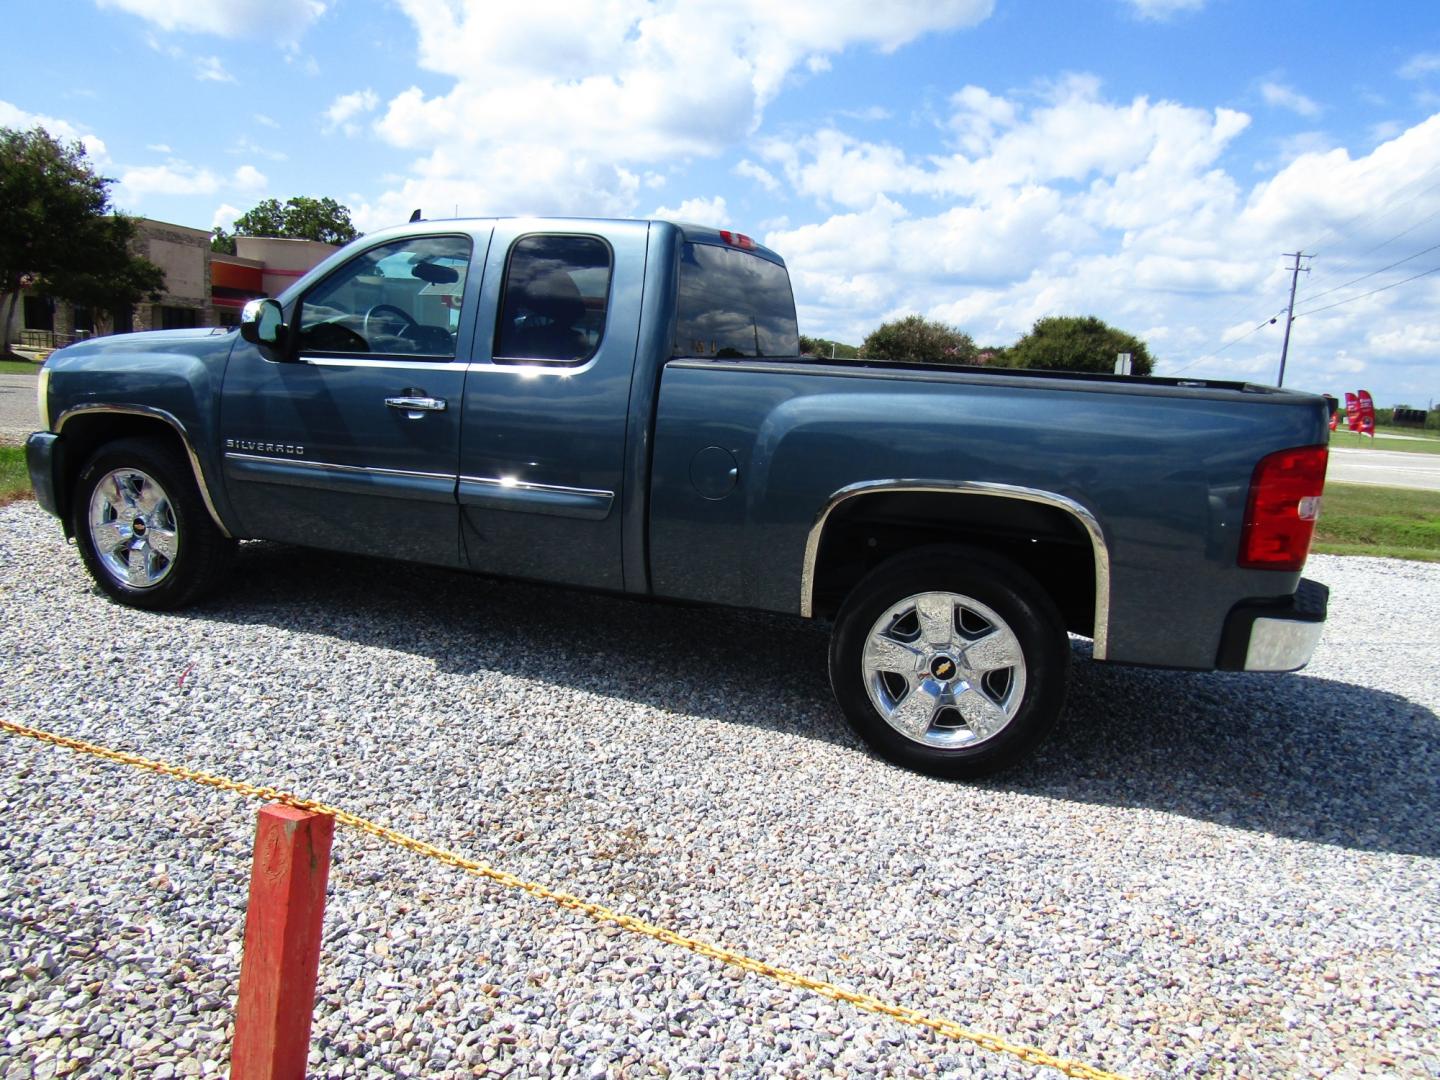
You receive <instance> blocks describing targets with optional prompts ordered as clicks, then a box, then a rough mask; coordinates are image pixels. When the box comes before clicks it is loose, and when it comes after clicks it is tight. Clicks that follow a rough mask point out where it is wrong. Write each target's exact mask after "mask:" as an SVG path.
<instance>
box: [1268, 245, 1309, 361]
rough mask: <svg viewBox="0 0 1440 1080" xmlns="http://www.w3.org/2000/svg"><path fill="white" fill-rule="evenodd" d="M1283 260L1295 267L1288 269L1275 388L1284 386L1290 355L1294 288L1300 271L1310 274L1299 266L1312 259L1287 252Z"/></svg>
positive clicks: (1293, 314) (1293, 316) (1300, 254)
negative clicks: (1290, 260) (1291, 260)
mask: <svg viewBox="0 0 1440 1080" xmlns="http://www.w3.org/2000/svg"><path fill="white" fill-rule="evenodd" d="M1285 258H1287V259H1294V260H1295V265H1294V266H1292V267H1291V268H1290V306H1289V307H1288V308H1286V310H1285V341H1284V343H1283V344H1282V345H1281V346H1280V377H1279V378H1278V379H1276V380H1275V385H1276V386H1284V385H1285V358H1286V357H1288V356H1289V355H1290V324H1291V323H1293V322H1294V321H1295V286H1296V284H1297V283H1298V282H1299V281H1300V271H1301V270H1304V271H1305V273H1307V274H1308V273H1309V272H1310V268H1309V267H1308V266H1305V267H1302V266H1301V265H1300V260H1301V259H1309V258H1312V256H1310V255H1306V254H1305V253H1304V252H1303V251H1293V252H1292V251H1287V252H1285Z"/></svg>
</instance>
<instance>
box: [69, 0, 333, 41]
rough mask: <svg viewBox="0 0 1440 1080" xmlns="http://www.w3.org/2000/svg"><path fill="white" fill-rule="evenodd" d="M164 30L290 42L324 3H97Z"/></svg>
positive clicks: (285, 0) (119, 0) (111, 0)
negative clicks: (265, 38) (136, 16)
mask: <svg viewBox="0 0 1440 1080" xmlns="http://www.w3.org/2000/svg"><path fill="white" fill-rule="evenodd" d="M96 4H97V5H98V6H99V7H101V8H114V9H117V10H120V11H125V12H128V13H129V14H131V15H138V16H139V17H140V18H142V19H144V20H145V21H146V22H149V23H153V24H154V25H156V26H158V27H159V28H160V29H162V30H166V31H175V30H181V31H186V32H189V33H197V34H216V35H219V36H220V37H230V38H233V37H262V36H263V37H267V38H270V39H272V40H279V41H285V42H290V41H294V40H296V39H298V38H299V37H300V35H301V34H302V33H304V31H305V29H306V27H308V26H309V25H310V24H311V23H313V22H314V21H315V20H316V19H318V18H319V17H320V16H321V15H323V14H324V13H325V4H324V3H321V2H320V0H96Z"/></svg>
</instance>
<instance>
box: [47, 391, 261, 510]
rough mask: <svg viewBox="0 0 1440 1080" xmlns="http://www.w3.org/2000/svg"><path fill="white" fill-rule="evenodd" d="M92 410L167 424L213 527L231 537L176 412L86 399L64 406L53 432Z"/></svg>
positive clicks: (62, 432)
mask: <svg viewBox="0 0 1440 1080" xmlns="http://www.w3.org/2000/svg"><path fill="white" fill-rule="evenodd" d="M91 413H112V414H116V415H120V416H143V417H145V418H147V419H150V420H162V421H164V422H165V423H167V424H169V425H170V427H171V428H172V429H173V430H174V432H175V434H177V435H179V436H180V442H181V443H182V444H183V445H184V447H185V454H186V456H187V457H188V458H189V459H190V471H191V472H192V473H194V474H195V486H196V487H197V488H199V489H200V500H201V501H202V502H203V503H204V504H205V509H206V511H207V512H208V513H209V514H210V520H211V521H213V522H215V527H216V528H217V529H219V530H220V532H221V533H222V534H223V535H224V536H225V537H227V538H228V539H234V536H233V534H232V533H231V532H230V530H229V529H228V528H226V527H225V522H224V521H222V520H221V519H220V513H219V511H218V510H216V509H215V501H214V500H213V499H212V498H211V497H210V485H209V484H208V483H207V482H206V480H205V472H204V470H203V469H201V467H200V458H199V457H198V456H197V455H196V453H195V445H194V443H193V441H192V440H191V438H190V432H188V431H187V430H185V425H184V424H182V423H181V422H180V420H179V419H178V418H177V417H176V416H175V414H174V413H169V412H166V411H165V410H164V409H156V408H152V407H151V406H149V405H112V404H108V403H106V402H93V401H92V402H86V403H85V404H84V405H76V406H74V407H72V408H69V409H66V410H65V411H64V412H63V413H61V414H60V416H59V417H58V418H57V419H56V420H55V426H54V428H53V430H54V432H55V434H56V435H62V434H64V427H65V423H66V421H68V420H70V419H72V418H74V417H76V416H85V415H89V414H91Z"/></svg>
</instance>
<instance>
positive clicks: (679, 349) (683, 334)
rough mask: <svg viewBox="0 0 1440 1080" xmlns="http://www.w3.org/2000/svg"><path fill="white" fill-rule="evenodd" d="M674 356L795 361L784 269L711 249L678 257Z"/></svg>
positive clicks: (691, 249)
mask: <svg viewBox="0 0 1440 1080" xmlns="http://www.w3.org/2000/svg"><path fill="white" fill-rule="evenodd" d="M675 355H676V356H718V357H721V358H731V359H734V358H739V357H753V356H798V355H800V330H799V327H798V325H797V324H796V322H795V300H794V297H793V296H792V295H791V293H790V275H789V274H787V273H786V272H785V268H784V267H783V266H780V265H778V264H776V263H773V262H771V261H770V260H769V259H763V258H761V257H760V256H759V255H752V254H750V253H748V252H745V251H739V250H737V249H735V248H729V247H720V246H718V245H715V244H692V243H687V244H685V245H684V247H683V248H682V249H681V252H680V301H679V307H678V313H677V316H676V321H675Z"/></svg>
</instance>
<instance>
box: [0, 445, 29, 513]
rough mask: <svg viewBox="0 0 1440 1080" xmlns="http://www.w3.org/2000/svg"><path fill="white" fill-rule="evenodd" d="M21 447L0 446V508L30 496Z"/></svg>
mask: <svg viewBox="0 0 1440 1080" xmlns="http://www.w3.org/2000/svg"><path fill="white" fill-rule="evenodd" d="M31 494H32V493H31V491H30V473H29V471H28V470H27V469H26V468H25V448H24V447H23V446H0V506H5V505H6V504H8V503H12V502H14V501H15V500H16V499H28V498H30V496H31Z"/></svg>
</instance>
